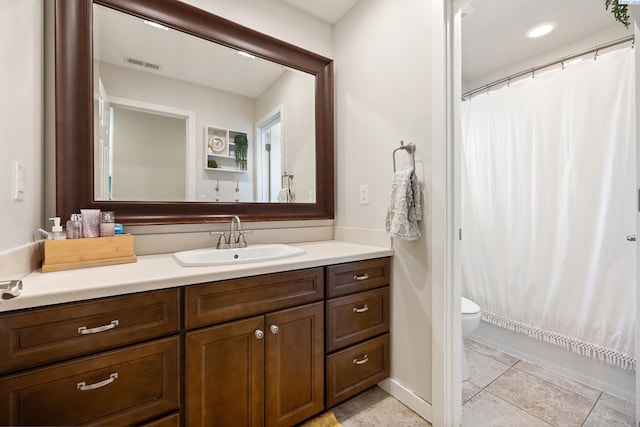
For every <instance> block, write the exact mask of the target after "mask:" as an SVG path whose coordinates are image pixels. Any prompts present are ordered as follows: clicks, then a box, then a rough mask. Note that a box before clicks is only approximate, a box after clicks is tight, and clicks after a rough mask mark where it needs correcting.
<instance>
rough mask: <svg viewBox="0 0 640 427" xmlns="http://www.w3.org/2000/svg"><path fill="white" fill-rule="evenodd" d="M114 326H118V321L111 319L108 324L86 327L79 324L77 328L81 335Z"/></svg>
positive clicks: (106, 329)
mask: <svg viewBox="0 0 640 427" xmlns="http://www.w3.org/2000/svg"><path fill="white" fill-rule="evenodd" d="M116 326H118V321H117V320H112V321H111V323H109V324H108V325H103V326H98V327H97V328H91V329H87V327H86V326H80V327H79V328H78V333H79V334H82V335H88V334H97V333H98V332H104V331H108V330H109V329H113V328H115V327H116Z"/></svg>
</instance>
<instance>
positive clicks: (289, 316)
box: [265, 303, 324, 426]
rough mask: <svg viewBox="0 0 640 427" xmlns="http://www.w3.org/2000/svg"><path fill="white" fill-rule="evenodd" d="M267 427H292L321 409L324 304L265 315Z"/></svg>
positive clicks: (322, 399) (322, 406)
mask: <svg viewBox="0 0 640 427" xmlns="http://www.w3.org/2000/svg"><path fill="white" fill-rule="evenodd" d="M265 326H266V328H267V330H266V331H265V332H266V335H267V341H266V343H267V350H266V355H267V364H266V366H267V397H266V418H267V425H268V426H291V425H295V424H297V423H299V422H300V421H303V420H305V419H307V418H309V417H311V416H313V415H315V414H317V413H318V412H320V411H322V409H323V408H324V398H323V393H324V384H323V383H324V361H323V353H324V337H323V331H324V308H323V303H316V304H310V305H305V306H302V307H297V308H292V309H288V310H282V311H278V312H275V313H271V314H268V315H266V324H265Z"/></svg>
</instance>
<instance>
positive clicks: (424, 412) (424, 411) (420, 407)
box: [378, 378, 433, 423]
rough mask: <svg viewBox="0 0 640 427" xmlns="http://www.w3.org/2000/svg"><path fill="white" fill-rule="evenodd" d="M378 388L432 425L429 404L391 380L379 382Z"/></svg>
mask: <svg viewBox="0 0 640 427" xmlns="http://www.w3.org/2000/svg"><path fill="white" fill-rule="evenodd" d="M378 387H380V388H381V389H383V390H384V391H386V392H387V393H389V394H390V395H391V396H393V397H395V398H396V399H398V400H399V401H400V402H402V403H403V404H404V405H405V406H407V407H408V408H409V409H411V410H412V411H413V412H415V413H416V414H418V415H420V416H421V417H422V418H424V419H425V420H427V421H429V422H430V423H433V409H432V407H431V404H430V403H429V402H427V401H425V400H423V399H422V398H421V397H419V396H418V395H416V394H414V393H413V392H412V391H411V390H409V389H408V388H406V387H405V386H403V385H402V384H400V383H399V382H397V381H396V380H394V379H393V378H387V379H386V380H384V381H382V382H379V383H378Z"/></svg>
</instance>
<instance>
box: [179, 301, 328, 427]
mask: <svg viewBox="0 0 640 427" xmlns="http://www.w3.org/2000/svg"><path fill="white" fill-rule="evenodd" d="M323 311H324V310H323V303H322V302H319V303H315V304H310V305H305V306H301V307H295V308H290V309H286V310H281V311H277V312H273V313H268V314H266V315H263V316H257V317H251V318H248V319H243V320H237V321H232V322H229V323H224V324H221V325H216V326H211V327H208V328H205V329H200V330H196V331H192V332H189V333H187V344H186V351H187V354H186V376H187V386H186V402H187V403H186V424H187V425H188V426H218V425H219V426H230V425H233V426H247V427H249V426H251V427H254V426H255V427H257V426H265V425H267V426H274V427H276V426H292V425H295V424H297V423H299V422H301V421H303V420H305V419H306V418H309V417H311V416H313V415H315V414H317V413H318V412H320V411H322V409H323V408H324V398H323V391H324V385H323V382H324V345H323V341H324V340H323V330H324V324H323V322H324V321H323V319H324V316H323Z"/></svg>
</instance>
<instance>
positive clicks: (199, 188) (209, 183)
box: [99, 62, 255, 201]
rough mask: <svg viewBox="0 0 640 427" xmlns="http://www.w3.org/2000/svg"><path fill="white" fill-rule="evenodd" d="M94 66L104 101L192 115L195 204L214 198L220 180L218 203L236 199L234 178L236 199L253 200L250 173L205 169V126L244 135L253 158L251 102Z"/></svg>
mask: <svg viewBox="0 0 640 427" xmlns="http://www.w3.org/2000/svg"><path fill="white" fill-rule="evenodd" d="M99 67H100V78H101V79H102V83H103V85H104V88H105V91H106V92H107V96H109V97H121V98H128V99H133V100H138V101H144V102H148V103H151V104H158V105H163V106H167V107H172V108H179V109H183V110H189V111H193V112H195V117H196V120H195V121H196V125H195V128H196V135H195V140H196V142H195V184H196V189H195V190H196V191H195V194H196V198H197V199H198V200H208V201H214V200H215V187H216V180H219V182H220V184H219V185H220V194H221V199H222V200H223V201H233V200H235V197H236V194H235V191H234V190H235V187H236V180H239V181H240V184H239V186H240V188H241V200H243V201H247V200H253V173H248V174H229V173H224V172H215V171H206V170H205V169H204V165H205V161H204V155H205V150H204V147H205V145H204V132H205V127H206V126H214V127H219V128H224V129H232V130H237V131H242V132H246V133H247V135H248V137H249V141H250V143H249V153H248V155H249V158H251V159H252V158H253V157H252V156H253V154H252V153H253V147H254V141H255V137H254V116H255V102H254V100H253V99H252V98H249V97H246V96H240V95H235V94H232V93H230V92H225V91H222V90H217V89H213V88H210V87H206V86H202V85H198V84H195V83H190V82H186V81H183V80H177V79H172V78H168V77H165V76H162V75H157V74H154V73H149V72H144V71H138V70H134V69H131V68H127V67H121V66H119V65H114V64H109V63H104V62H100V63H99ZM252 161H253V160H252ZM250 166H251V167H253V166H252V165H250ZM157 200H166V199H157Z"/></svg>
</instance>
